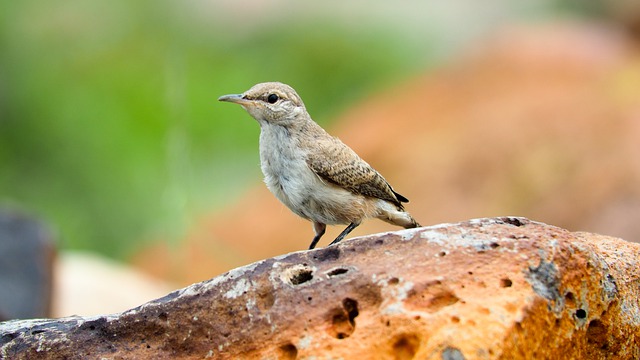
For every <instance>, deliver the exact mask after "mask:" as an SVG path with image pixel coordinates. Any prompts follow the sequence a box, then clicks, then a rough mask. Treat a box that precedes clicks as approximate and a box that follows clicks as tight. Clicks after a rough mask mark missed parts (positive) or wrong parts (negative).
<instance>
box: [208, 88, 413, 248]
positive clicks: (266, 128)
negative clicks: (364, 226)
mask: <svg viewBox="0 0 640 360" xmlns="http://www.w3.org/2000/svg"><path fill="white" fill-rule="evenodd" d="M218 100H219V101H227V102H232V103H236V104H239V105H241V106H242V107H243V108H244V109H245V110H246V111H247V112H249V114H250V115H251V116H252V117H253V118H254V119H256V120H257V121H258V123H259V124H260V164H261V168H262V172H263V174H264V181H265V183H266V184H267V187H268V188H269V190H270V191H271V192H272V193H273V194H274V195H275V196H276V197H277V198H278V200H280V201H281V202H282V203H284V204H285V205H286V206H287V207H288V208H289V209H291V211H293V212H294V213H295V214H297V215H298V216H301V217H303V218H305V219H307V220H310V221H312V222H313V229H314V231H315V236H314V238H313V241H311V245H310V246H309V249H313V248H314V247H315V246H316V244H317V243H318V241H319V240H320V238H321V237H322V235H324V233H325V230H326V228H327V224H329V225H337V224H345V225H346V224H348V226H347V228H346V229H344V231H342V233H340V235H338V237H337V238H336V239H335V240H333V242H331V244H329V245H333V244H336V243H338V242H339V241H341V240H342V239H343V238H344V237H345V236H346V235H347V234H349V233H350V232H351V231H352V230H353V229H355V228H356V227H357V226H358V225H360V223H361V222H362V221H363V220H364V219H366V218H378V219H381V220H384V221H386V222H388V223H391V224H394V225H398V226H403V227H405V228H407V229H409V228H415V227H419V226H420V225H419V224H418V223H417V222H416V221H415V220H414V219H413V217H411V215H410V214H409V213H408V212H406V211H405V210H404V207H403V206H402V203H406V202H408V201H409V200H407V198H405V197H404V196H402V195H400V194H398V193H397V192H395V191H393V188H391V185H389V183H388V182H387V181H386V180H385V179H384V178H383V177H382V175H380V174H379V173H378V172H377V171H376V170H374V169H373V168H372V167H371V166H370V165H369V164H367V163H366V162H365V161H364V160H362V159H361V158H360V157H359V156H358V155H357V154H356V153H355V152H354V151H353V150H351V148H349V147H348V146H347V145H345V144H344V143H343V142H342V141H340V140H339V139H337V138H335V137H333V136H331V135H329V134H328V133H327V132H326V131H325V130H324V129H322V128H321V127H320V125H318V124H316V123H315V122H314V121H313V120H312V119H311V116H309V114H308V113H307V109H306V108H305V106H304V104H303V103H302V99H300V96H298V94H297V93H296V92H295V90H293V88H291V87H290V86H289V85H286V84H282V83H278V82H269V83H262V84H257V85H255V86H253V87H252V88H251V89H249V90H247V91H246V92H245V93H243V94H237V95H225V96H221V97H220V98H219V99H218Z"/></svg>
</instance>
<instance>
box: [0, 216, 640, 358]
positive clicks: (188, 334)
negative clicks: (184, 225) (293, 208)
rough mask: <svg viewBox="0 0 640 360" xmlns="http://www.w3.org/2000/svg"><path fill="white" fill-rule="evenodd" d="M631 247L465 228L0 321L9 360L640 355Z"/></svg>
mask: <svg viewBox="0 0 640 360" xmlns="http://www.w3.org/2000/svg"><path fill="white" fill-rule="evenodd" d="M639 261H640V244H635V243H629V242H625V241H623V240H620V239H615V238H610V237H605V236H600V235H595V234H588V233H571V232H568V231H566V230H562V229H560V228H557V227H553V226H548V225H545V224H542V223H537V222H532V221H529V220H527V219H524V218H513V217H510V218H495V219H480V220H472V221H468V222H465V223H460V224H444V225H439V226H433V227H426V228H419V229H411V230H402V231H398V232H393V233H386V234H377V235H371V236H367V237H361V238H357V239H353V240H350V241H344V242H342V243H340V244H338V245H337V246H332V247H328V248H322V249H316V250H313V251H303V252H297V253H291V254H288V255H283V256H279V257H276V258H272V259H267V260H263V261H260V262H257V263H254V264H251V265H248V266H245V267H242V268H239V269H236V270H233V271H230V272H228V273H226V274H224V275H222V276H219V277H217V278H214V279H211V280H209V281H206V282H202V283H199V284H195V285H192V286H189V287H187V288H185V289H182V290H179V291H176V292H174V293H171V294H169V295H167V296H166V297H164V298H161V299H158V300H155V301H152V302H149V303H146V304H144V305H142V306H140V307H137V308H135V309H132V310H129V311H126V312H124V313H121V314H115V315H109V316H97V317H91V318H82V317H72V318H65V319H60V320H30V321H11V322H5V323H2V324H0V357H4V358H11V359H62V358H64V359H81V358H110V359H120V358H127V359H149V358H153V359H203V358H212V359H240V358H242V359H296V358H300V359H303V358H312V357H314V356H315V358H317V359H328V358H343V359H359V358H361V359H371V358H375V359H414V358H415V359H524V358H527V359H609V358H621V359H634V358H636V359H637V358H640V341H639V339H640V280H639V279H640V263H639Z"/></svg>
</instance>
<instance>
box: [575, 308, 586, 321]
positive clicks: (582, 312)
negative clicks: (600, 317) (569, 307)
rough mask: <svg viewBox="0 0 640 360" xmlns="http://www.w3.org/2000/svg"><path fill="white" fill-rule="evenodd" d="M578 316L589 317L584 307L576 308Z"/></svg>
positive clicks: (581, 317) (580, 317) (579, 317)
mask: <svg viewBox="0 0 640 360" xmlns="http://www.w3.org/2000/svg"><path fill="white" fill-rule="evenodd" d="M576 317H577V318H578V319H585V318H586V317H587V312H586V311H585V310H584V309H578V310H576Z"/></svg>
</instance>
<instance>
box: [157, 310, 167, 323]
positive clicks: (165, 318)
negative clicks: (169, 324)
mask: <svg viewBox="0 0 640 360" xmlns="http://www.w3.org/2000/svg"><path fill="white" fill-rule="evenodd" d="M168 318H169V316H167V313H165V312H161V313H160V314H158V319H160V320H162V321H167V319H168Z"/></svg>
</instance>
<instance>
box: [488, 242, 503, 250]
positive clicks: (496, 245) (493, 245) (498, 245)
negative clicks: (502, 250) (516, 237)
mask: <svg viewBox="0 0 640 360" xmlns="http://www.w3.org/2000/svg"><path fill="white" fill-rule="evenodd" d="M489 246H490V247H491V248H492V249H495V248H498V247H500V244H498V243H496V242H492V243H491V244H489Z"/></svg>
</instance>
